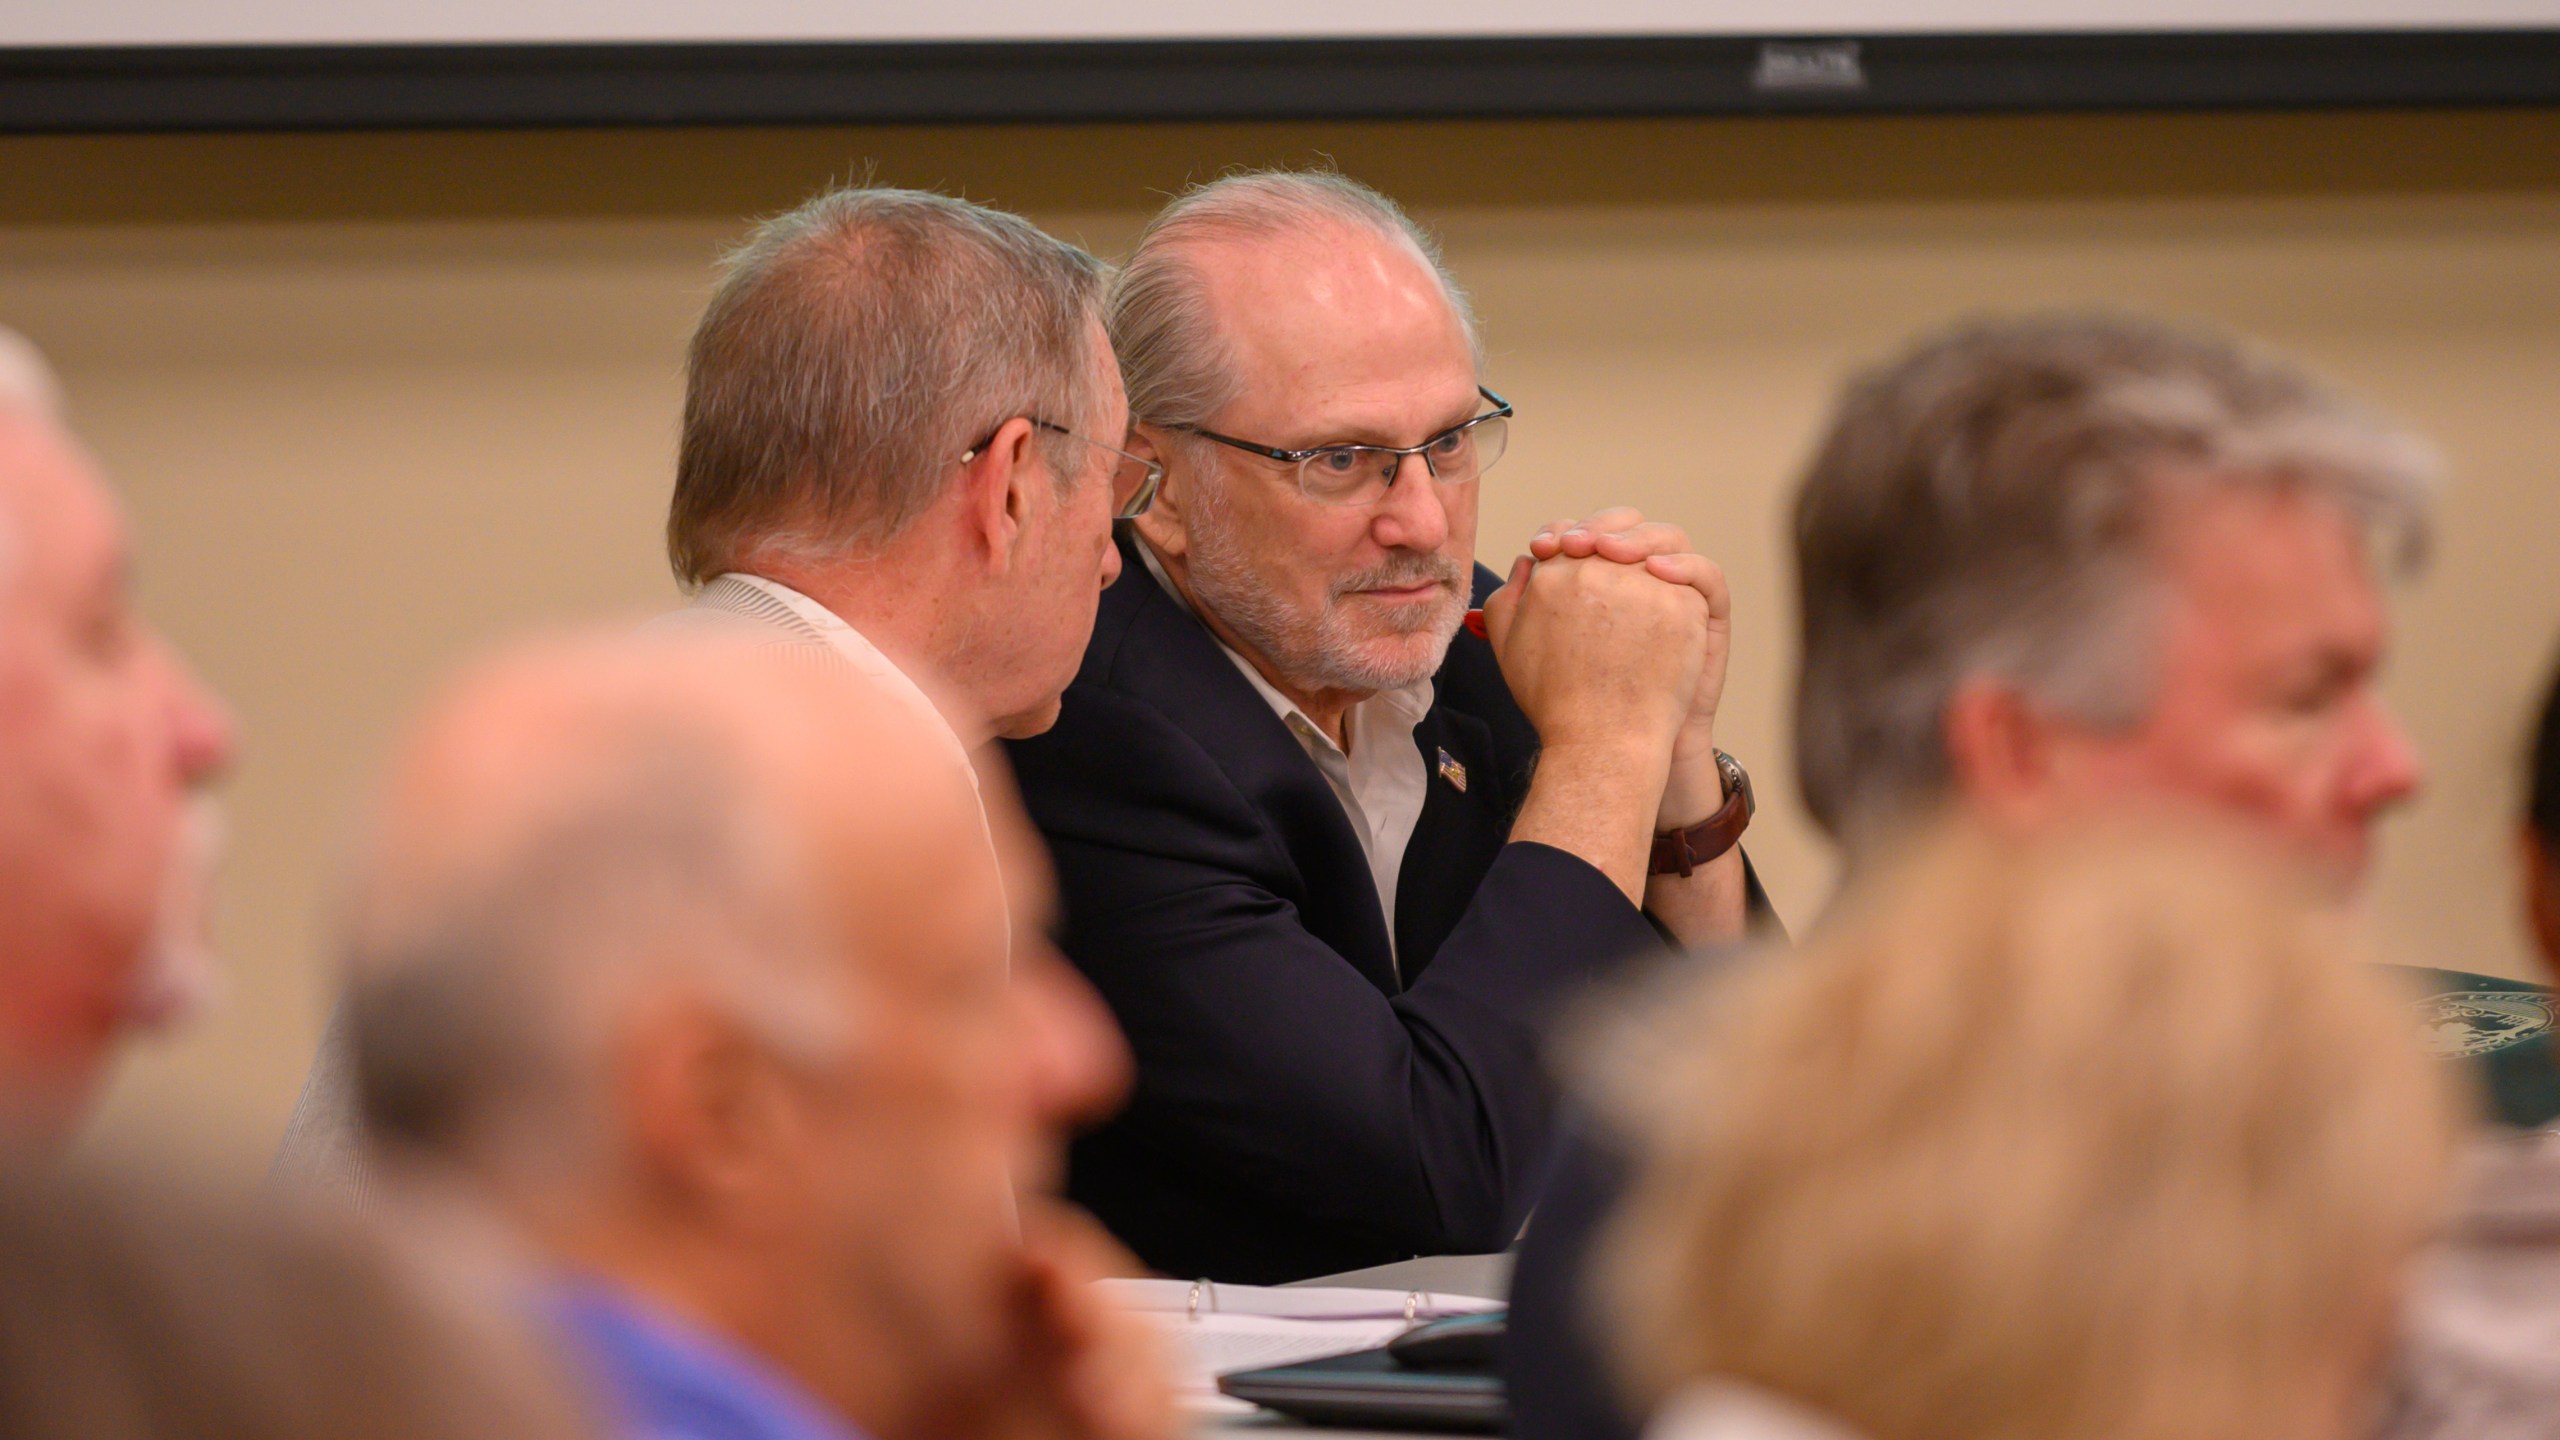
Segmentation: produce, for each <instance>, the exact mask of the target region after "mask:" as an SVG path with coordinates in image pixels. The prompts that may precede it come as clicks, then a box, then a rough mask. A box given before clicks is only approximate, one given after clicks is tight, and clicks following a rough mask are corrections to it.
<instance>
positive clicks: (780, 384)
mask: <svg viewBox="0 0 2560 1440" xmlns="http://www.w3.org/2000/svg"><path fill="white" fill-rule="evenodd" d="M1106 279H1107V272H1106V269H1105V267H1104V266H1103V264H1102V262H1101V261H1099V260H1096V259H1095V258H1093V257H1092V256H1091V255H1089V254H1087V253H1085V252H1084V251H1083V250H1080V249H1078V248H1076V247H1075V246H1073V245H1069V244H1067V243H1065V242H1063V241H1060V240H1057V239H1054V238H1052V237H1050V236H1048V235H1046V234H1043V233H1042V232H1041V231H1040V230H1039V229H1038V228H1037V227H1035V226H1033V225H1032V224H1031V223H1030V222H1029V221H1027V220H1024V219H1022V218H1021V217H1019V216H1015V215H1008V214H1005V213H1004V212H1002V211H999V210H991V209H988V208H987V207H985V206H982V205H974V204H971V203H969V202H968V201H965V200H955V199H952V198H950V197H948V196H943V195H933V194H927V193H925V192H922V191H915V190H893V189H884V188H873V187H852V188H841V189H835V190H830V191H828V192H827V193H825V194H823V195H820V196H818V197H817V198H816V199H813V200H811V201H809V202H808V203H806V204H804V205H802V206H800V208H798V209H796V210H793V211H791V212H790V213H788V214H786V215H781V216H777V217H775V218H774V219H771V220H767V221H765V222H764V223H763V224H761V225H758V226H757V227H756V228H755V230H754V231H753V233H751V234H750V235H749V236H748V237H747V241H746V243H745V244H744V245H742V246H740V247H739V248H738V250H737V251H735V252H734V253H733V254H731V255H730V256H729V258H728V261H727V264H726V267H725V273H724V275H723V277H722V279H721V282H720V286H719V289H718V290H717V291H716V292H715V293H714V294H713V296H712V297H711V304H710V307H709V308H708V309H707V310H706V311H705V312H704V314H703V317H702V323H701V325H700V326H699V327H698V328H697V329H696V330H695V331H694V336H693V343H692V346H691V349H690V351H689V352H688V355H687V376H686V380H687V383H686V389H685V405H684V434H683V438H682V440H681V442H680V444H679V447H678V453H677V460H676V484H675V497H674V501H673V503H672V504H671V505H670V507H669V510H668V516H667V551H668V557H669V559H670V560H671V561H672V562H673V564H674V567H675V571H676V574H677V576H678V578H680V579H682V580H683V581H684V582H685V583H686V584H687V585H688V586H700V585H702V584H704V583H705V582H707V581H709V580H711V579H713V578H714V577H716V576H718V575H720V574H722V573H723V572H726V571H729V570H734V569H738V568H740V567H741V566H742V565H744V564H746V563H748V562H749V561H751V560H752V559H753V558H754V557H756V556H758V555H762V554H774V553H780V554H789V555H793V556H796V557H801V558H809V559H827V558H832V557H835V556H839V555H842V554H845V553H847V552H849V551H861V550H865V549H870V548H876V547H877V546H879V545H881V544H884V543H886V542H888V541H890V540H892V539H895V538H896V537H897V535H898V534H899V532H901V531H902V530H904V529H905V528H906V527H907V526H908V524H910V523H911V522H913V521H914V519H915V518H916V517H917V516H918V515H920V514H922V513H923V512H924V510H925V509H926V507H928V506H930V505H931V504H932V503H933V501H934V499H935V498H936V497H937V496H938V495H939V494H940V493H941V491H942V487H943V485H944V484H945V483H946V482H947V481H948V479H949V478H950V476H951V475H952V474H953V473H954V472H955V471H956V469H957V466H958V463H959V459H960V456H961V454H962V453H963V452H965V451H966V450H967V449H968V447H969V446H970V445H972V444H974V443H976V442H977V441H979V440H981V439H983V438H985V435H986V432H988V431H989V430H992V429H994V428H995V427H996V426H997V425H999V424H1001V423H1002V422H1004V421H1005V420H1007V419H1010V418H1012V417H1014V416H1017V415H1035V416H1038V417H1039V418H1042V419H1047V420H1050V421H1052V422H1053V423H1056V424H1060V425H1064V426H1067V427H1069V428H1071V429H1076V430H1086V431H1089V430H1090V429H1092V428H1093V426H1094V425H1095V424H1097V423H1098V422H1099V420H1100V419H1101V412H1102V406H1103V404H1104V400H1103V396H1102V393H1101V392H1102V380H1101V376H1100V375H1099V373H1098V370H1097V365H1096V357H1095V355H1094V352H1093V348H1092V345H1093V342H1092V340H1091V339H1090V336H1091V334H1092V332H1093V326H1094V323H1095V322H1096V321H1097V320H1098V319H1099V318H1100V311H1101V303H1102V289H1103V285H1104V283H1105V281H1106ZM1102 438H1109V439H1117V438H1118V437H1117V436H1110V437H1102ZM1042 443H1043V447H1044V450H1045V451H1046V452H1047V453H1048V454H1049V455H1050V456H1051V460H1052V463H1053V464H1054V465H1056V466H1057V468H1058V469H1059V471H1060V473H1062V474H1073V473H1076V472H1075V470H1074V469H1073V467H1072V465H1071V464H1070V463H1068V462H1069V460H1070V458H1071V457H1072V456H1073V453H1074V452H1072V451H1069V450H1066V449H1063V448H1059V447H1061V446H1063V445H1064V444H1065V443H1066V442H1064V441H1063V440H1061V439H1060V438H1059V437H1055V436H1051V435H1048V434H1047V433H1046V432H1044V433H1043V436H1042Z"/></svg>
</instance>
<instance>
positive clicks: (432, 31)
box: [0, 0, 2560, 47]
mask: <svg viewBox="0 0 2560 1440" xmlns="http://www.w3.org/2000/svg"><path fill="white" fill-rule="evenodd" d="M2554 25H2560V0H1708V3H1700V0H1687V3H1683V0H1467V3H1456V0H1226V3H1217V0H1074V3H1055V0H1053V3H1046V4H1042V3H1029V0H934V3H930V4H919V3H916V0H716V3H715V0H433V3H420V0H0V47H63V46H129V45H408V44H424V45H452V44H545V43H602V44H655V43H665V44H702V43H718V42H732V41H735V42H842V41H857V42H858V41H935V40H945V41H998V40H1030V41H1041V40H1189V39H1202V40H1274V39H1363V38H1390V37H1409V38H1426V37H1427V38H1442V39H1449V38H1493V37H1538V36H1608V35H1699V36H1713V35H1735V36H1818V35H1868V36H1874V35H1894V34H1930V33H1962V32H1977V33H1980V32H1989V33H2004V32H2014V33H2071V32H2090V31H2147V32H2181V31H2190V32H2191V31H2213V32H2224V31H2244V30H2279V31H2305V30H2401V29H2424V30H2447V29H2472V28H2480V29H2504V28H2516V29H2540V28H2545V27H2550V26H2554Z"/></svg>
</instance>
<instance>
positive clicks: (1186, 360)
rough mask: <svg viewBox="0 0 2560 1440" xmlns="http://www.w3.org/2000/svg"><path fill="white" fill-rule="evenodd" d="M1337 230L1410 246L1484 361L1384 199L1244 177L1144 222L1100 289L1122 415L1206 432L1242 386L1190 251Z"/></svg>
mask: <svg viewBox="0 0 2560 1440" xmlns="http://www.w3.org/2000/svg"><path fill="white" fill-rule="evenodd" d="M1326 224H1332V225H1348V226H1352V227H1355V228H1359V229H1365V230H1369V231H1372V232H1374V233H1376V234H1379V235H1383V236H1386V237H1388V238H1389V239H1393V240H1400V241H1403V242H1404V243H1406V244H1409V245H1411V246H1412V247H1413V248H1414V249H1415V251H1417V252H1418V253H1419V254H1420V255H1421V256H1422V258H1423V260H1424V261H1425V262H1427V263H1428V264H1429V265H1430V266H1431V271H1432V274H1434V275H1435V276H1437V277H1438V278H1439V281H1440V289H1441V291H1442V292H1443V293H1444V294H1446V295H1447V296H1448V297H1449V306H1450V308H1451V309H1453V310H1455V311H1456V312H1457V315H1458V321H1459V323H1460V324H1461V325H1463V326H1464V327H1465V328H1466V332H1467V341H1468V344H1469V345H1471V346H1473V347H1474V348H1475V349H1476V352H1477V355H1476V358H1477V361H1478V363H1479V364H1481V363H1482V361H1483V358H1484V357H1483V342H1482V340H1481V339H1480V338H1479V336H1478V334H1477V331H1476V316H1475V308H1474V306H1473V305H1472V304H1471V303H1470V302H1469V300H1468V299H1467V292H1466V290H1465V289H1464V288H1463V287H1461V286H1460V285H1459V284H1458V281H1457V277H1456V276H1454V275H1451V274H1450V273H1449V267H1448V265H1447V264H1446V263H1445V262H1444V261H1443V260H1442V259H1441V257H1440V245H1439V242H1438V241H1437V240H1434V239H1433V238H1432V237H1431V234H1430V232H1428V231H1426V230H1424V229H1423V228H1422V227H1421V226H1419V225H1417V224H1415V223H1414V221H1413V217H1411V216H1409V215H1407V214H1405V212H1404V208H1403V207H1402V206H1400V205H1398V204H1396V202H1395V201H1393V200H1390V199H1388V198H1387V197H1386V196H1384V195H1381V194H1379V193H1378V192H1377V191H1375V190H1372V189H1370V188H1369V187H1368V186H1366V185H1363V184H1361V183H1360V182H1359V181H1357V180H1354V179H1351V178H1350V177H1349V176H1346V175H1341V174H1337V173H1335V172H1333V171H1330V170H1253V171H1245V172H1241V173H1237V174H1232V175H1227V176H1224V177H1222V178H1220V179H1217V180H1213V181H1210V182H1209V183H1208V184H1205V185H1195V186H1192V187H1191V188H1190V189H1188V190H1185V191H1184V192H1182V194H1180V195H1178V196H1176V197H1175V198H1174V199H1173V201H1172V202H1171V203H1170V204H1168V205H1166V206H1165V207H1164V209H1162V210H1161V211H1158V212H1157V213H1156V217H1155V218H1154V219H1153V220H1150V221H1148V222H1147V228H1146V229H1145V230H1143V231H1141V232H1140V233H1139V235H1138V243H1137V245H1136V246H1135V247H1134V248H1133V249H1131V251H1130V253H1129V259H1128V261H1127V263H1126V264H1124V265H1123V266H1122V267H1121V270H1120V274H1119V276H1118V278H1117V279H1116V280H1115V281H1114V282H1113V284H1112V287H1111V300H1110V306H1109V312H1108V314H1109V324H1110V328H1111V348H1112V350H1113V351H1114V352H1115V353H1116V354H1118V356H1119V357H1120V377H1121V380H1122V382H1123V383H1124V384H1125V385H1126V386H1127V388H1128V391H1129V418H1130V420H1131V421H1132V422H1133V423H1134V422H1138V421H1145V422H1147V423H1149V424H1154V425H1166V426H1182V425H1199V424H1204V423H1206V422H1207V421H1208V420H1209V419H1210V417H1212V416H1214V415H1216V414H1217V413H1218V412H1219V411H1220V410H1223V409H1225V408H1226V407H1227V405H1228V404H1229V403H1230V402H1232V401H1233V400H1234V399H1235V398H1236V394H1237V392H1238V390H1239V389H1240V388H1241V387H1242V384H1243V382H1242V380H1241V379H1240V378H1239V377H1238V376H1237V374H1236V367H1235V362H1234V359H1233V356H1232V354H1231V352H1230V348H1229V346H1228V344H1227V340H1226V337H1225V336H1224V335H1222V334H1220V333H1219V331H1218V326H1217V320H1216V316H1215V314H1214V312H1213V311H1212V309H1211V306H1210V304H1209V297H1208V294H1207V284H1206V281H1205V280H1204V279H1203V277H1202V276H1201V274H1200V271H1199V267H1198V266H1197V265H1196V264H1194V263H1193V259H1192V252H1193V251H1194V249H1195V248H1196V247H1197V246H1198V245H1199V244H1201V243H1202V242H1205V241H1216V240H1256V239H1267V238H1272V237H1277V236H1283V235H1291V234H1303V233H1304V232H1306V231H1307V230H1309V229H1311V228H1313V227H1316V226H1319V225H1326Z"/></svg>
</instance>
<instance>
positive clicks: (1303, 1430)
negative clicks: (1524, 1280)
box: [1199, 1254, 1511, 1440]
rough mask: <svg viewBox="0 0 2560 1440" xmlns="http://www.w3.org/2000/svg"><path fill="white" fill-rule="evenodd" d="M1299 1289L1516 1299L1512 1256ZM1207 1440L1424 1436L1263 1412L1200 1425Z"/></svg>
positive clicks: (1437, 1259)
mask: <svg viewBox="0 0 2560 1440" xmlns="http://www.w3.org/2000/svg"><path fill="white" fill-rule="evenodd" d="M1290 1283H1292V1284H1296V1285H1360V1286H1366V1287H1368V1288H1370V1289H1373V1290H1436V1291H1438V1292H1440V1293H1441V1294H1443V1295H1480V1296H1483V1297H1484V1298H1485V1299H1488V1300H1502V1299H1506V1298H1508V1297H1509V1296H1510V1294H1511V1257H1510V1256H1509V1255H1508V1254H1502V1255H1424V1256H1421V1257H1418V1258H1416V1259H1412V1260H1398V1261H1396V1262H1395V1263H1393V1264H1391V1265H1372V1266H1370V1267H1369V1268H1368V1269H1366V1270H1345V1271H1343V1272H1342V1273H1341V1274H1339V1275H1318V1276H1316V1277H1314V1278H1313V1279H1309V1280H1296V1281H1292V1282H1290ZM1199 1433H1200V1434H1201V1435H1202V1436H1203V1437H1204V1440H1220V1437H1226V1436H1230V1435H1232V1436H1234V1437H1235V1440H1245V1437H1247V1436H1257V1435H1267V1436H1272V1437H1274V1440H1277V1437H1278V1436H1279V1435H1281V1434H1284V1433H1285V1434H1293V1435H1322V1436H1325V1437H1326V1440H1406V1437H1408V1436H1412V1435H1416V1434H1420V1433H1422V1432H1419V1431H1409V1430H1352V1429H1348V1428H1345V1427H1341V1426H1335V1425H1308V1424H1304V1423H1301V1422H1299V1421H1296V1420H1292V1419H1290V1418H1289V1417H1288V1416H1286V1415H1276V1414H1273V1413H1272V1412H1271V1411H1268V1410H1259V1411H1256V1412H1254V1413H1253V1414H1251V1415H1220V1416H1215V1417H1211V1418H1207V1419H1204V1420H1202V1421H1201V1422H1200V1426H1199Z"/></svg>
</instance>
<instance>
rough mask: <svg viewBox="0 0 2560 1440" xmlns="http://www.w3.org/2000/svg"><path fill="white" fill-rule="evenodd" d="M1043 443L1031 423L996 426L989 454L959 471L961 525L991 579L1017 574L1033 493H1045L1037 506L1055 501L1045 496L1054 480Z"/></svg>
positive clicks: (1013, 421) (980, 454)
mask: <svg viewBox="0 0 2560 1440" xmlns="http://www.w3.org/2000/svg"><path fill="white" fill-rule="evenodd" d="M1039 440H1040V432H1039V431H1038V430H1037V429H1035V428H1034V427H1033V426H1032V424H1031V422H1030V421H1029V420H1026V419H1023V418H1021V417H1020V416H1016V417H1014V418H1013V419H1011V420H1007V421H1006V422H1004V424H1002V425H1000V426H998V427H997V428H996V433H995V438H994V439H992V440H989V441H988V442H987V446H986V448H985V449H983V450H981V451H979V452H978V454H977V456H976V458H974V459H972V460H971V461H970V462H969V463H968V464H967V465H965V466H963V467H961V471H960V495H961V506H960V514H961V517H962V523H963V524H964V525H965V526H966V527H967V529H968V533H969V538H970V539H971V540H972V541H974V542H976V547H977V549H978V552H979V553H980V554H982V555H984V556H985V557H986V566H987V570H988V572H989V573H991V574H997V575H1001V574H1003V573H1005V572H1006V571H1008V570H1010V569H1012V568H1013V562H1014V552H1015V550H1016V549H1017V548H1018V547H1019V546H1020V545H1021V543H1022V535H1023V527H1024V524H1025V522H1026V521H1027V520H1028V519H1029V517H1030V513H1031V507H1032V505H1033V504H1034V503H1035V497H1034V496H1033V494H1032V490H1033V488H1034V487H1035V486H1037V487H1039V488H1040V489H1041V490H1042V492H1043V494H1042V495H1041V496H1040V497H1037V500H1038V503H1041V504H1047V503H1048V502H1049V499H1050V498H1052V497H1050V496H1049V495H1048V493H1047V492H1048V491H1049V489H1050V488H1051V487H1053V486H1054V485H1055V484H1056V480H1055V478H1054V477H1052V476H1050V475H1049V472H1048V467H1047V466H1046V464H1044V463H1043V460H1042V457H1041V455H1040V452H1039Z"/></svg>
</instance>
